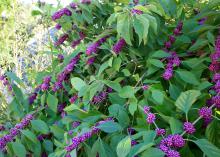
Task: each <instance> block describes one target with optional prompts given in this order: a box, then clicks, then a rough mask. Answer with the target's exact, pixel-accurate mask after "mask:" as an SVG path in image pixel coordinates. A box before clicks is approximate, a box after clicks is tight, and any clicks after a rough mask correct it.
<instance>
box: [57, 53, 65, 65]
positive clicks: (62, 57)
mask: <svg viewBox="0 0 220 157" xmlns="http://www.w3.org/2000/svg"><path fill="white" fill-rule="evenodd" d="M57 59H58V60H59V62H60V63H62V62H63V60H64V56H63V55H62V54H58V55H57Z"/></svg>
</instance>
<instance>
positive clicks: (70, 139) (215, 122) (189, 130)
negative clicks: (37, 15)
mask: <svg viewBox="0 0 220 157" xmlns="http://www.w3.org/2000/svg"><path fill="white" fill-rule="evenodd" d="M219 4H220V2H219V1H218V0H211V1H209V2H203V1H196V2H195V1H192V0H184V1H178V2H177V1H175V0H169V1H163V0H149V1H147V2H146V1H144V0H143V1H136V0H134V1H130V2H127V1H124V0H123V1H117V2H111V1H108V0H106V1H96V0H92V1H90V0H82V1H81V2H73V3H71V4H69V5H68V6H66V7H65V8H63V9H60V10H58V11H57V12H55V13H54V14H53V15H52V20H53V21H54V22H55V23H56V26H55V27H56V28H57V29H58V30H59V33H58V37H57V41H55V42H54V43H53V45H54V46H53V48H52V50H51V52H50V54H53V57H52V65H51V67H49V68H48V69H46V70H45V71H42V72H40V73H39V74H38V76H37V78H36V84H37V85H36V87H35V90H34V91H33V93H31V94H30V95H25V94H23V93H22V88H23V86H22V81H20V80H19V79H18V78H17V77H15V76H14V75H7V74H10V73H6V74H5V75H3V76H1V82H2V83H3V84H4V85H5V87H6V88H8V89H9V90H10V91H11V94H12V95H13V96H14V99H13V101H12V102H11V104H8V108H7V115H8V117H10V118H8V120H7V121H3V124H1V126H0V130H1V132H0V135H1V136H0V150H1V156H18V157H25V156H27V155H28V156H49V157H62V156H67V157H68V156H71V157H74V156H82V157H83V156H89V157H97V156H100V157H116V156H118V157H134V156H140V157H163V156H167V157H179V156H182V157H194V156H207V157H219V155H220V150H219V148H218V147H219V146H220V141H219V138H218V137H219V128H220V126H219V125H220V124H219V116H220V115H219V114H220V112H219V107H220V96H219V92H220V86H219V85H220V84H219V83H220V73H218V72H219V70H220V62H219V58H220V36H219V35H220V34H219V35H218V33H220V32H219V31H218V30H219V22H220V16H219V15H220V12H219ZM67 47H71V48H72V53H65V52H64V49H65V48H67ZM218 86H219V87H218Z"/></svg>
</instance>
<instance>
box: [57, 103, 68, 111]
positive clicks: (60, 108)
mask: <svg viewBox="0 0 220 157" xmlns="http://www.w3.org/2000/svg"><path fill="white" fill-rule="evenodd" d="M65 107H66V104H65V103H62V104H59V105H57V111H58V113H62V112H64V108H65Z"/></svg>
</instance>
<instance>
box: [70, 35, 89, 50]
mask: <svg viewBox="0 0 220 157" xmlns="http://www.w3.org/2000/svg"><path fill="white" fill-rule="evenodd" d="M85 37H86V36H85V34H84V33H83V32H79V39H77V40H74V41H73V42H72V43H71V47H72V48H73V49H74V48H75V47H76V46H77V45H79V44H80V42H81V41H82V40H83V39H84V38H85Z"/></svg>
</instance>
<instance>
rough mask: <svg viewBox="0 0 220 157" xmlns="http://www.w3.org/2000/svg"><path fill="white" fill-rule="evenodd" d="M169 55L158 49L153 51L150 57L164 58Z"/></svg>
mask: <svg viewBox="0 0 220 157" xmlns="http://www.w3.org/2000/svg"><path fill="white" fill-rule="evenodd" d="M169 56H170V54H169V53H167V52H165V51H163V50H158V51H155V52H153V54H152V56H151V57H152V58H166V57H169Z"/></svg>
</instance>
